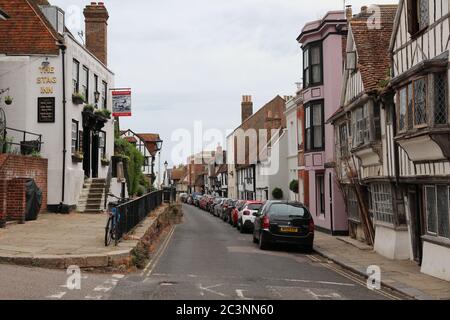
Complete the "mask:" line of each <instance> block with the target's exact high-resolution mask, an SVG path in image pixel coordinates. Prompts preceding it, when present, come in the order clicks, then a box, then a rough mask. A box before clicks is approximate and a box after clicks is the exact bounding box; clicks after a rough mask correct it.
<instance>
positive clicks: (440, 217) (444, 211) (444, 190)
mask: <svg viewBox="0 0 450 320" xmlns="http://www.w3.org/2000/svg"><path fill="white" fill-rule="evenodd" d="M424 195H425V212H426V219H427V232H428V234H430V235H434V236H437V237H441V238H446V239H450V219H449V218H450V217H449V215H450V186H447V185H433V186H426V187H425V194H424Z"/></svg>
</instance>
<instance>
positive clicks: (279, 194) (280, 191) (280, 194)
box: [272, 188, 283, 200]
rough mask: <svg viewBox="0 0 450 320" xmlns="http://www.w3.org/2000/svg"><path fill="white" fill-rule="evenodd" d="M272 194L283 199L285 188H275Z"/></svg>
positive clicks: (275, 197)
mask: <svg viewBox="0 0 450 320" xmlns="http://www.w3.org/2000/svg"><path fill="white" fill-rule="evenodd" d="M272 196H273V198H274V199H275V200H281V199H283V190H281V189H280V188H275V189H273V191H272Z"/></svg>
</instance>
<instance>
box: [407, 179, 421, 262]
mask: <svg viewBox="0 0 450 320" xmlns="http://www.w3.org/2000/svg"><path fill="white" fill-rule="evenodd" d="M408 203H409V211H410V216H411V238H412V239H411V244H412V249H413V257H414V261H416V262H417V263H418V264H419V265H421V264H422V256H423V241H422V236H423V234H424V230H423V225H424V224H423V216H422V210H421V208H422V192H421V188H420V186H418V185H417V186H411V187H409V189H408Z"/></svg>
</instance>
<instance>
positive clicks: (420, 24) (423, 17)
mask: <svg viewBox="0 0 450 320" xmlns="http://www.w3.org/2000/svg"><path fill="white" fill-rule="evenodd" d="M429 20H430V14H429V0H408V32H409V34H410V35H412V36H414V35H416V34H417V33H419V32H420V31H422V30H424V29H426V28H427V27H428V25H429Z"/></svg>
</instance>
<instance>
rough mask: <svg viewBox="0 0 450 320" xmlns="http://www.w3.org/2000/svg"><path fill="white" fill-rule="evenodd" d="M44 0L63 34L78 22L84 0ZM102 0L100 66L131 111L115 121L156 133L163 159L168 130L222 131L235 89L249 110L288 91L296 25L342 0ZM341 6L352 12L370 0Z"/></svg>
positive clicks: (232, 113)
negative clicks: (56, 10) (62, 23)
mask: <svg viewBox="0 0 450 320" xmlns="http://www.w3.org/2000/svg"><path fill="white" fill-rule="evenodd" d="M50 2H51V3H52V4H55V5H58V6H60V7H61V8H63V9H64V10H65V11H66V12H67V13H69V14H70V17H69V18H70V19H67V21H66V22H67V23H68V24H69V27H70V28H71V31H72V32H73V33H75V34H76V33H77V31H78V30H76V29H79V28H84V23H79V21H80V19H74V17H76V16H79V15H81V14H82V8H83V7H84V6H85V5H86V4H88V3H90V1H85V0H50ZM104 2H105V4H106V6H107V8H108V11H109V14H110V19H109V34H108V37H109V39H108V41H109V67H110V68H111V69H112V70H113V71H114V72H115V74H116V80H115V82H116V86H117V87H131V88H132V89H133V117H131V118H122V119H121V128H122V129H126V128H130V129H132V130H133V131H135V132H150V133H153V132H156V133H159V134H160V135H161V137H162V138H163V140H164V151H163V158H165V159H167V160H168V161H169V162H170V163H171V164H172V162H173V161H172V159H171V151H172V148H173V147H174V145H175V142H171V136H172V132H173V131H174V130H176V129H179V128H185V129H187V130H190V131H192V130H193V126H194V121H202V123H203V127H204V129H209V128H216V129H219V130H221V131H222V132H223V135H225V133H226V130H227V129H228V130H229V129H234V128H235V127H236V126H238V125H239V123H240V101H241V96H242V95H243V94H249V95H252V96H253V101H254V111H256V110H257V109H259V108H260V107H261V106H263V105H264V104H265V103H266V102H268V101H270V100H271V99H272V98H273V97H275V96H276V95H277V94H280V95H281V96H283V95H293V94H294V92H295V88H296V87H295V82H298V81H300V80H301V69H300V65H301V64H300V63H301V55H300V49H299V44H298V43H297V42H296V38H297V36H298V35H299V33H300V31H301V28H302V26H303V25H304V24H305V23H306V22H308V21H311V20H316V19H318V18H321V17H322V16H323V15H324V14H325V13H326V12H327V11H329V10H336V9H342V8H343V5H344V4H343V0H316V1H314V4H312V2H311V1H299V0H189V1H186V0H164V1H162V0H127V1H123V0H106V1H104ZM397 2H398V1H396V0H381V1H376V3H377V4H383V3H394V4H395V3H397ZM347 4H352V5H353V8H354V9H353V11H354V12H355V13H356V12H359V8H360V7H361V6H362V5H370V4H372V3H371V2H367V1H361V0H347ZM77 8H78V9H77ZM77 21H78V23H77ZM81 21H82V20H81ZM192 151H194V150H192ZM165 159H163V161H164V160H165ZM174 161H176V162H177V160H176V159H174Z"/></svg>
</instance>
